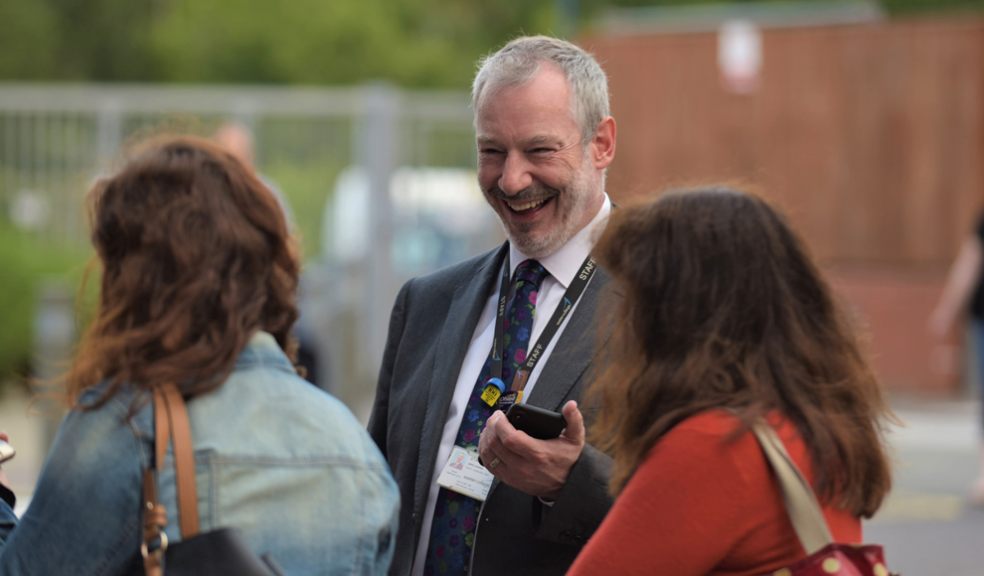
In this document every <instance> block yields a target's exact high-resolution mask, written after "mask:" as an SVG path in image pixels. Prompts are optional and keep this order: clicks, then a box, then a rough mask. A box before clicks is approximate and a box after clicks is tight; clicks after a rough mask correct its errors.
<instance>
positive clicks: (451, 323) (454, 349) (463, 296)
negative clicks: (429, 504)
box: [414, 244, 508, 510]
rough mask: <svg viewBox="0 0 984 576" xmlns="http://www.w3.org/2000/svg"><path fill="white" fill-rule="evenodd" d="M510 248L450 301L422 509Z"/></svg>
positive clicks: (427, 426) (429, 425)
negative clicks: (458, 388) (458, 386)
mask: <svg viewBox="0 0 984 576" xmlns="http://www.w3.org/2000/svg"><path fill="white" fill-rule="evenodd" d="M507 249H508V244H506V245H504V246H503V247H502V248H500V249H499V250H496V251H494V252H491V253H489V255H488V257H486V258H484V259H483V260H482V261H481V264H480V265H479V266H478V267H477V268H476V269H475V270H474V271H473V273H471V274H469V275H468V276H467V277H462V280H461V283H460V284H459V285H458V286H457V288H456V289H455V292H454V296H453V297H452V299H451V302H450V303H449V304H448V311H447V315H446V316H445V319H444V326H443V327H442V328H441V336H440V338H439V339H438V341H437V343H436V346H437V349H436V351H435V359H434V371H433V373H432V376H431V380H430V384H429V386H428V390H427V398H428V401H427V409H426V413H425V414H424V423H423V430H422V431H421V438H420V459H419V460H418V464H417V478H416V482H415V483H414V486H415V490H414V504H415V505H416V506H417V507H418V509H419V510H423V507H424V504H425V502H426V500H427V491H428V490H429V488H430V481H431V474H432V473H433V471H434V461H435V460H436V458H437V450H438V447H439V445H440V442H441V432H443V430H444V424H445V422H446V421H447V417H448V410H449V409H450V406H451V397H452V396H453V395H454V386H455V382H457V380H458V373H459V372H461V364H462V362H464V360H465V354H466V353H467V352H468V345H469V343H470V342H471V335H472V333H473V332H474V331H475V324H476V323H477V322H478V318H479V316H480V315H481V313H482V309H483V308H484V307H485V303H486V302H487V301H488V298H489V296H491V295H492V292H493V291H494V290H495V283H496V281H497V280H498V279H499V272H500V271H501V268H502V262H503V259H504V258H505V254H506V250H507Z"/></svg>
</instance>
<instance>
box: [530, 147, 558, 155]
mask: <svg viewBox="0 0 984 576" xmlns="http://www.w3.org/2000/svg"><path fill="white" fill-rule="evenodd" d="M553 151H554V150H553V148H544V147H540V148H533V149H532V150H530V154H537V155H540V156H542V155H544V154H552V153H553Z"/></svg>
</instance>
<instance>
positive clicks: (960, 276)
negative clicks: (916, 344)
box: [929, 214, 984, 506]
mask: <svg viewBox="0 0 984 576" xmlns="http://www.w3.org/2000/svg"><path fill="white" fill-rule="evenodd" d="M982 260H984V214H982V215H981V216H980V217H979V219H978V221H977V226H976V227H975V228H974V232H973V234H971V235H969V236H967V238H966V239H964V241H963V244H961V246H960V251H959V252H958V253H957V258H956V259H955V260H954V261H953V264H952V265H951V266H950V271H949V273H948V274H947V279H946V284H945V285H944V286H943V292H942V294H941V295H940V300H939V302H938V303H937V305H936V308H934V309H933V313H932V314H931V315H930V318H929V330H930V333H931V334H932V335H933V336H934V337H935V338H936V339H937V340H938V341H939V342H940V343H941V345H942V343H944V342H945V341H946V340H947V339H948V338H949V336H950V334H951V333H952V332H953V329H954V328H955V327H956V326H957V324H958V323H959V322H958V321H959V320H960V319H962V318H963V317H964V315H967V316H969V320H970V330H971V339H970V344H971V347H970V350H971V355H972V356H973V358H974V361H975V363H976V369H977V381H978V385H979V386H980V404H981V418H980V420H979V426H980V433H981V436H980V437H979V438H980V471H979V472H978V474H977V479H976V480H975V481H974V483H973V485H972V486H971V489H970V495H969V497H970V501H971V502H972V503H973V504H974V505H976V506H984V277H982V275H981V270H982V268H984V266H982Z"/></svg>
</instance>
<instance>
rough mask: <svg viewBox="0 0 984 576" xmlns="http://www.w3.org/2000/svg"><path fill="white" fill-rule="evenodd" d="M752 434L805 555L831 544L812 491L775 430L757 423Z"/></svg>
mask: <svg viewBox="0 0 984 576" xmlns="http://www.w3.org/2000/svg"><path fill="white" fill-rule="evenodd" d="M753 432H754V433H755V437H756V438H757V439H758V442H759V445H761V446H762V452H763V453H765V457H766V459H767V460H768V461H769V464H770V465H771V466H772V470H773V471H774V472H775V473H776V478H778V480H779V487H780V488H781V489H782V495H783V499H784V500H785V501H786V513H787V514H789V519H790V521H791V522H792V523H793V529H794V530H796V536H798V537H799V541H800V544H802V545H803V549H804V550H806V553H807V554H808V555H809V554H813V553H814V552H816V551H817V550H820V549H821V548H823V547H824V546H826V545H828V544H830V543H831V542H833V541H834V539H833V537H832V536H831V535H830V528H828V527H827V521H826V520H825V519H824V517H823V511H822V510H821V509H820V503H819V502H817V497H816V495H814V494H813V489H812V488H811V487H810V484H809V483H808V482H807V481H806V479H805V478H803V474H802V473H800V471H799V468H797V467H796V463H795V462H793V459H792V458H791V457H790V456H789V453H788V452H786V447H785V446H783V444H782V440H780V439H779V436H778V435H777V434H776V432H775V430H773V429H772V427H771V426H769V425H768V424H766V423H765V422H762V421H759V422H757V423H756V424H755V426H754V427H753Z"/></svg>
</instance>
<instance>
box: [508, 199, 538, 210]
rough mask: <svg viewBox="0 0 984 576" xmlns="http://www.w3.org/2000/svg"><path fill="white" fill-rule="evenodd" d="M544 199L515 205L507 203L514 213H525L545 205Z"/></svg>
mask: <svg viewBox="0 0 984 576" xmlns="http://www.w3.org/2000/svg"><path fill="white" fill-rule="evenodd" d="M546 201H547V200H546V199H541V200H534V201H532V202H523V203H522V204H517V203H513V202H509V207H510V208H512V209H513V210H515V211H516V212H526V211H527V210H532V209H533V208H538V207H540V206H542V205H543V204H544V203H546Z"/></svg>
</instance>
